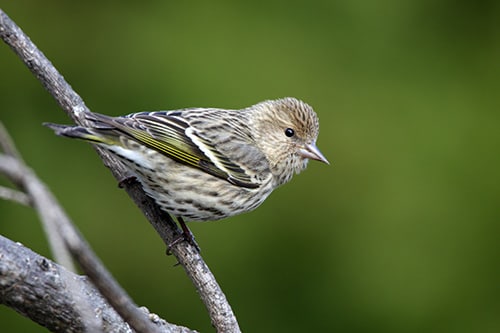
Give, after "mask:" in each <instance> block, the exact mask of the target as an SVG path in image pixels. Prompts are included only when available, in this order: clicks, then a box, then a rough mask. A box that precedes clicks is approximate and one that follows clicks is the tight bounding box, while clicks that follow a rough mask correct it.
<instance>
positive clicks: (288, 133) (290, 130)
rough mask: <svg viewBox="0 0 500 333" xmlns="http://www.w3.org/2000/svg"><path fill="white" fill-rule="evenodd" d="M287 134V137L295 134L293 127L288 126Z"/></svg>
mask: <svg viewBox="0 0 500 333" xmlns="http://www.w3.org/2000/svg"><path fill="white" fill-rule="evenodd" d="M285 135H286V136H287V137H289V138H291V137H292V136H294V135H295V131H294V130H293V129H292V128H287V129H286V130H285Z"/></svg>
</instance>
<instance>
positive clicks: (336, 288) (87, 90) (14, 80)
mask: <svg viewBox="0 0 500 333" xmlns="http://www.w3.org/2000/svg"><path fill="white" fill-rule="evenodd" d="M1 7H2V9H3V10H5V11H6V12H7V14H8V15H10V17H11V18H12V19H13V20H15V21H16V22H17V24H18V25H20V26H21V27H22V28H23V29H24V31H25V32H26V33H27V34H28V35H29V36H30V37H31V39H32V40H33V41H34V42H35V43H36V44H37V46H38V47H39V48H40V49H41V50H42V51H43V52H44V53H45V54H46V56H47V57H48V58H49V59H50V60H51V61H52V62H53V64H54V65H55V66H56V68H57V69H58V70H59V71H61V73H62V74H63V75H64V76H65V78H66V79H67V81H68V82H69V83H70V84H71V85H72V86H73V88H74V89H75V90H76V91H77V92H78V93H79V94H80V95H81V96H82V97H83V99H84V100H85V102H86V103H87V105H88V106H89V108H90V109H91V110H92V111H95V112H100V113H105V114H109V115H122V114H127V113H131V112H137V111H146V110H160V109H176V108H182V107H189V106H204V107H208V106H214V107H222V108H242V107H246V106H249V105H252V104H254V103H257V102H259V101H261V100H265V99H272V98H278V97H283V96H295V97H297V98H301V99H303V100H304V101H306V102H308V103H309V104H311V105H312V106H313V107H314V108H315V110H316V112H317V113H318V115H319V117H320V124H321V130H320V136H319V140H318V146H319V147H320V149H321V150H322V152H323V153H324V155H325V156H326V157H327V158H328V159H329V160H330V161H331V162H332V165H331V166H326V165H323V164H320V163H310V164H309V167H308V169H307V170H306V171H305V172H304V173H302V174H300V175H299V176H296V177H295V178H294V179H293V181H292V182H291V183H290V184H287V185H286V186H284V187H282V188H280V189H278V190H277V191H276V192H275V193H274V194H273V195H271V197H270V198H269V199H268V200H267V201H266V202H265V203H264V204H263V205H262V206H261V207H260V208H258V209H257V210H256V211H254V212H252V213H248V214H244V215H241V216H237V217H233V218H230V219H227V220H224V221H222V222H214V223H205V224H191V229H192V231H193V232H194V233H195V235H196V238H197V241H198V242H199V244H200V245H201V247H202V254H203V256H204V258H205V260H206V261H207V263H208V265H209V266H210V267H211V269H212V270H213V272H214V274H215V276H216V277H217V279H218V281H219V283H220V284H221V286H222V288H223V290H224V291H225V293H226V295H227V297H228V299H229V301H230V303H231V305H232V306H233V309H234V311H235V313H236V315H237V317H238V320H239V323H240V325H241V328H242V330H243V331H245V332H305V331H309V332H312V331H331V332H333V331H337V332H500V269H499V267H500V244H499V236H500V224H499V222H500V212H499V210H500V204H499V201H500V168H499V164H500V163H499V162H500V149H499V148H500V128H499V127H500V126H499V125H500V123H499V120H500V113H499V106H500V93H499V88H500V3H499V2H498V1H450V0H448V1H447V0H437V1H436V0H423V1H417V0H406V1H396V0H382V1H361V0H357V1H356V0H355V1H308V2H296V1H272V2H271V1H248V2H232V1H222V2H212V3H209V2H205V1H141V2H139V1H137V2H132V1H81V2H78V1H69V0H67V1H35V0H32V1H28V0H24V1H23V0H16V1H3V4H1ZM0 119H1V121H2V122H4V124H5V126H6V127H7V129H8V130H9V131H10V132H11V134H12V136H13V137H14V140H15V142H16V143H17V145H18V148H19V150H20V151H21V153H22V154H23V156H24V158H25V160H26V161H27V163H28V164H29V165H30V166H31V167H32V168H33V169H34V170H35V171H36V172H37V174H38V175H39V176H40V177H41V179H42V180H43V181H45V182H46V183H47V184H48V186H49V187H50V188H51V190H52V191H53V192H54V194H55V195H56V196H57V197H58V199H59V200H60V202H61V204H62V205H63V206H64V207H65V209H66V211H67V213H68V214H69V215H70V216H71V218H72V219H73V221H74V222H75V223H76V224H77V225H78V227H79V228H80V230H81V231H82V232H83V234H84V235H85V236H86V237H87V239H88V241H89V242H90V243H91V245H92V247H93V248H94V250H95V251H96V252H97V253H98V255H99V256H100V257H101V259H102V260H103V261H104V263H105V264H106V265H107V267H108V268H109V269H110V270H111V272H112V273H113V275H114V276H115V277H116V278H117V279H118V281H119V282H120V283H121V284H122V285H123V287H124V288H125V289H126V290H127V291H128V292H129V293H130V294H131V296H132V297H133V298H134V300H135V301H136V302H137V303H138V304H140V305H145V306H147V307H148V308H149V309H150V310H151V311H153V312H155V313H158V314H159V315H160V316H161V317H164V318H166V319H167V320H169V321H170V322H173V323H176V324H180V325H185V326H188V327H190V328H193V329H198V330H200V331H204V332H210V331H212V329H211V326H210V321H209V319H208V317H207V314H206V312H205V309H204V307H203V305H202V303H201V301H200V300H199V298H198V296H197V294H196V292H195V291H194V289H193V288H192V286H191V284H190V282H189V281H188V279H187V277H186V276H185V274H184V272H183V270H182V269H181V268H180V267H173V265H174V264H175V259H174V258H173V257H166V256H165V246H164V244H163V243H162V242H161V240H160V239H159V237H158V236H157V235H156V234H155V232H154V231H153V229H152V228H151V227H150V225H149V224H148V222H147V221H146V220H145V219H144V217H143V216H142V215H141V213H140V212H139V210H138V209H137V208H136V207H135V206H134V205H133V203H132V202H131V201H130V200H129V198H128V197H127V195H126V194H125V193H124V191H123V190H120V189H119V188H118V187H117V184H116V181H115V180H114V179H113V178H112V176H111V175H110V173H109V172H108V170H107V169H106V168H105V167H103V166H102V164H101V162H100V160H99V159H98V157H97V156H96V154H95V153H94V151H93V150H92V149H91V147H90V146H89V145H87V144H85V143H82V142H78V141H73V140H68V139H64V138H60V137H56V136H55V135H53V133H52V132H51V131H50V130H48V129H47V128H44V127H42V126H41V123H42V122H44V121H50V122H59V123H69V120H68V119H67V117H66V116H65V114H64V113H63V112H62V111H61V110H60V109H59V108H58V106H57V105H56V104H55V102H54V101H53V100H52V98H51V96H50V95H49V94H48V93H47V92H46V91H45V90H44V89H43V88H42V86H41V85H40V84H39V82H38V81H37V80H36V79H35V78H34V77H33V76H32V75H31V73H30V72H29V71H28V70H27V68H25V66H24V65H23V64H22V63H21V62H20V61H19V60H18V59H17V57H16V56H15V55H14V54H13V53H12V52H11V51H10V49H9V48H8V47H7V46H5V45H0ZM0 183H1V184H4V185H5V184H6V181H5V180H0ZM0 233H1V234H3V235H5V236H7V237H9V238H11V239H13V240H15V241H19V242H22V243H23V244H25V245H26V246H28V247H30V248H32V249H33V250H35V251H37V252H39V253H41V254H44V255H46V256H50V254H49V251H48V249H47V241H46V240H45V237H44V234H43V232H42V230H41V227H40V223H39V221H38V219H37V216H36V214H35V213H34V212H33V211H32V210H31V209H29V208H26V207H22V206H19V205H17V204H14V203H11V202H5V201H0ZM0 322H1V326H2V331H5V332H43V331H44V329H43V328H41V327H39V326H37V325H36V324H33V323H31V322H30V321H29V320H28V319H25V318H23V317H22V316H20V315H18V314H17V313H15V312H14V311H12V310H10V309H8V308H6V307H0Z"/></svg>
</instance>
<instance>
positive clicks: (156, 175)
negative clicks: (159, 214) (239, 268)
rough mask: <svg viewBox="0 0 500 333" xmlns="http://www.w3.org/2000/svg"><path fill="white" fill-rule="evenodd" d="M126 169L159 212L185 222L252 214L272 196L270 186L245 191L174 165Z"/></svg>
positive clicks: (219, 179) (170, 162) (204, 174)
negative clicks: (162, 211) (154, 203)
mask: <svg viewBox="0 0 500 333" xmlns="http://www.w3.org/2000/svg"><path fill="white" fill-rule="evenodd" d="M166 160H168V159H166ZM127 164H128V163H127ZM129 166H130V167H132V168H133V171H134V172H135V173H136V175H137V178H138V180H139V181H140V182H141V183H142V185H143V187H144V190H145V191H146V193H147V194H148V195H149V196H150V197H152V198H153V199H154V200H155V201H156V203H157V204H158V205H159V206H160V208H161V209H163V210H164V211H166V212H168V213H170V214H172V215H174V216H176V217H182V218H184V219H185V220H186V221H214V220H220V219H223V218H226V217H229V216H233V215H237V214H241V213H244V212H248V211H251V210H253V209H255V208H257V207H258V206H259V205H260V204H261V203H262V202H263V201H264V200H265V199H266V198H267V196H268V195H269V194H270V193H271V192H272V186H271V184H270V183H269V184H263V185H262V186H260V187H258V188H254V189H248V188H245V187H241V186H237V185H233V184H231V183H229V182H228V181H226V180H224V179H221V178H218V177H215V176H212V175H210V174H207V173H205V172H203V171H201V170H198V169H195V168H192V167H189V166H186V165H183V164H180V163H177V162H174V161H165V163H163V164H162V165H156V168H155V170H151V169H147V168H144V167H140V168H137V167H133V166H132V165H129Z"/></svg>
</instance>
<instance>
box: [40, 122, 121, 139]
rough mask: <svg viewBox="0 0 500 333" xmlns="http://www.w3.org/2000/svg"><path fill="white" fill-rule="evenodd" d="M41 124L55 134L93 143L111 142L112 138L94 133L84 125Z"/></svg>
mask: <svg viewBox="0 0 500 333" xmlns="http://www.w3.org/2000/svg"><path fill="white" fill-rule="evenodd" d="M43 125H44V126H47V127H48V128H50V129H52V130H53V131H54V132H55V133H56V134H57V135H60V136H65V137H68V138H76V139H81V140H85V141H90V142H93V143H104V144H113V142H112V140H110V138H109V137H105V136H103V135H99V133H96V132H94V131H92V130H91V129H88V128H85V127H81V126H68V125H60V124H53V123H43Z"/></svg>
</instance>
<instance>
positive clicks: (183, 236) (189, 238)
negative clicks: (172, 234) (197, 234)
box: [167, 217, 200, 255]
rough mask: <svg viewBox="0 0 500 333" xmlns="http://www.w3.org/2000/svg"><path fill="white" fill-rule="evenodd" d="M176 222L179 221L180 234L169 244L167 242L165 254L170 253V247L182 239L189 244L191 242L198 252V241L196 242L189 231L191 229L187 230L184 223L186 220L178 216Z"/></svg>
mask: <svg viewBox="0 0 500 333" xmlns="http://www.w3.org/2000/svg"><path fill="white" fill-rule="evenodd" d="M177 222H179V225H180V226H181V229H182V234H180V235H179V236H178V237H176V238H175V239H174V240H173V241H172V242H171V243H170V244H168V249H167V255H170V254H171V253H172V252H171V251H170V249H171V248H172V247H173V246H175V245H177V244H179V243H180V242H182V241H186V242H188V243H189V244H191V245H192V246H194V248H195V249H196V250H197V251H198V252H200V247H199V246H198V243H196V240H195V239H194V235H193V233H192V232H191V230H189V228H188V226H187V225H186V222H184V220H183V218H182V217H178V218H177Z"/></svg>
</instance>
